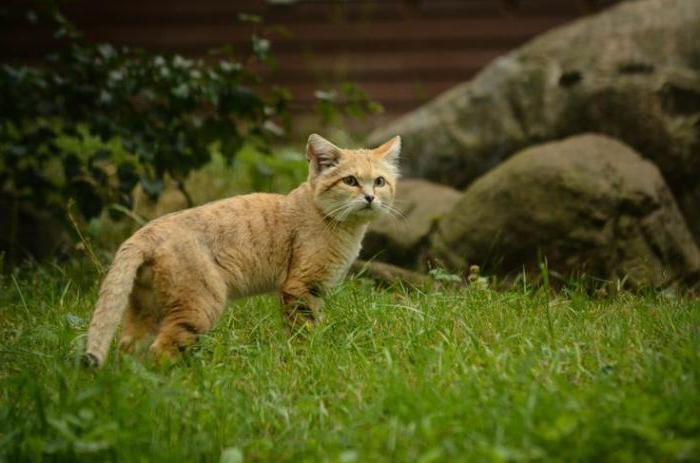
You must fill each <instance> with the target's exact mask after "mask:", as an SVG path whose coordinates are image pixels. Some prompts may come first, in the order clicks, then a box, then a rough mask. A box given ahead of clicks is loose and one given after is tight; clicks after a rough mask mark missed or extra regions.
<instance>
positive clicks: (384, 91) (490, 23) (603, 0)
mask: <svg viewBox="0 0 700 463" xmlns="http://www.w3.org/2000/svg"><path fill="white" fill-rule="evenodd" d="M617 1H619V0H572V1H560V0H422V1H421V0H386V1H380V0H347V1H345V0H238V1H225V0H218V1H217V0H203V1H197V2H191V1H184V0H171V1H166V0H150V1H135V0H125V1H120V2H113V1H106V2H92V1H83V0H76V1H62V2H58V5H59V6H60V10H61V12H62V13H63V14H64V15H65V16H66V17H67V18H68V19H70V20H71V21H72V22H73V23H74V24H75V25H76V27H77V28H78V29H79V30H80V31H81V32H83V33H84V34H85V37H86V38H87V39H89V40H90V41H93V42H100V43H103V42H104V43H111V44H113V45H129V46H134V47H140V48H144V49H146V50H150V51H153V52H175V53H180V54H182V55H184V56H187V57H203V56H206V55H207V53H208V52H209V51H210V50H212V49H216V48H221V47H224V46H230V47H233V48H234V49H237V50H247V49H249V48H250V41H251V36H252V35H253V34H258V35H259V36H261V37H265V38H267V39H269V40H270V46H271V52H272V53H273V55H274V62H273V63H270V65H269V66H265V67H264V69H262V70H261V71H262V75H263V76H264V77H265V78H266V81H267V82H268V83H269V84H270V85H282V86H284V87H285V88H287V89H289V90H290V91H291V92H292V93H293V95H294V97H295V100H296V101H297V102H298V106H299V109H300V110H301V111H304V110H306V111H308V110H309V109H310V108H312V107H313V104H314V103H315V98H314V94H315V92H316V91H317V90H319V89H324V88H331V89H332V88H336V87H337V86H338V85H339V84H341V83H343V82H352V83H354V84H357V85H358V86H360V87H361V88H362V89H364V90H365V91H366V92H367V93H368V95H369V96H370V97H371V98H372V99H373V100H375V101H377V102H379V103H381V104H382V106H383V107H384V112H383V113H382V114H381V115H377V116H375V117H373V118H372V119H371V121H368V123H367V126H369V127H371V126H372V125H376V124H378V123H381V122H383V121H386V120H390V119H393V118H396V117H397V116H398V115H400V114H402V113H405V112H408V111H410V110H412V109H415V108H416V107H418V106H420V105H421V104H422V103H425V102H427V101H428V100H430V99H431V98H433V97H435V96H437V95H438V94H439V93H441V92H443V91H445V90H447V89H449V88H450V87H452V86H454V85H456V84H457V83H460V82H463V81H465V80H467V79H469V78H471V77H472V76H473V75H474V74H475V73H477V72H478V71H479V70H480V69H481V68H483V67H484V66H485V65H487V64H488V63H490V62H491V61H493V60H494V59H495V58H497V57H499V56H501V55H503V54H505V53H507V52H508V51H510V50H511V49H513V48H516V47H518V46H519V45H522V44H523V43H525V42H526V41H527V40H529V39H531V38H533V37H535V36H536V35H538V34H540V33H542V32H545V31H547V30H549V29H551V28H553V27H555V26H558V25H561V24H564V23H566V22H568V21H572V20H574V19H576V18H578V17H580V16H583V15H586V14H590V13H593V12H596V11H599V10H601V9H603V8H604V7H606V6H609V5H612V4H614V3H616V2H617ZM31 9H34V10H37V9H38V5H37V4H36V2H31V1H26V0H24V1H17V0H11V1H9V2H5V6H4V7H3V10H4V11H3V16H4V18H3V19H4V20H3V23H2V25H3V28H2V32H1V33H0V34H1V35H0V37H1V38H2V39H1V40H2V42H1V43H2V44H3V46H2V49H1V50H0V57H1V58H2V59H3V60H4V61H12V62H17V61H20V62H37V61H39V60H40V59H41V58H43V57H44V56H45V55H46V54H47V53H48V52H51V51H56V50H58V49H60V47H61V46H62V45H65V44H64V43H62V42H61V41H60V40H56V38H55V37H54V32H55V31H54V30H53V29H52V27H51V25H50V24H46V23H43V24H42V23H37V22H36V16H33V15H31V14H29V15H28V13H27V11H28V10H31ZM242 15H243V16H253V15H255V16H257V17H258V18H259V21H254V22H242V21H241V16H242ZM32 19H34V21H33V20H32Z"/></svg>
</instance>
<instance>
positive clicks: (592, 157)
mask: <svg viewBox="0 0 700 463" xmlns="http://www.w3.org/2000/svg"><path fill="white" fill-rule="evenodd" d="M430 252H431V254H432V256H433V257H434V258H437V259H439V260H441V261H442V262H443V263H444V264H446V265H447V266H448V267H449V268H452V269H458V270H461V269H465V268H466V267H467V265H468V264H474V263H476V264H480V265H481V266H482V268H483V267H486V268H487V269H488V268H493V269H498V270H499V271H500V272H501V273H506V274H507V273H509V272H511V273H512V272H519V271H521V270H522V269H523V267H524V268H525V269H527V270H535V271H536V269H537V266H538V263H539V261H540V259H541V257H542V256H544V257H546V258H547V260H548V263H549V268H550V269H552V270H554V271H557V272H559V273H562V274H571V273H572V272H575V273H579V274H580V273H586V274H588V275H593V276H596V277H600V278H627V279H628V281H630V282H631V283H633V284H634V285H653V286H664V285H667V284H669V283H671V282H675V281H678V280H689V281H694V280H695V279H696V278H697V276H698V272H700V252H699V251H698V248H697V246H696V244H695V242H694V241H693V238H692V236H691V235H690V232H689V231H688V228H687V226H686V223H685V221H684V219H683V217H682V215H681V214H680V212H679V211H678V207H677V206H676V202H675V200H674V198H673V195H672V194H671V191H670V190H669V188H668V186H667V185H666V183H665V182H664V179H663V177H662V176H661V174H660V172H659V170H658V169H657V168H656V166H655V165H654V164H653V163H651V162H649V161H647V160H644V159H643V158H641V157H640V156H639V155H638V154H637V153H635V152H634V151H633V150H632V149H631V148H629V147H628V146H626V145H624V144H623V143H620V142H618V141H616V140H613V139H611V138H608V137H605V136H601V135H595V134H586V135H579V136H576V137H572V138H568V139H566V140H563V141H560V142H551V143H547V144H543V145H539V146H536V147H532V148H529V149H526V150H524V151H522V152H519V153H517V154H515V155H514V156H513V157H511V158H510V159H508V160H507V161H505V162H503V163H502V164H501V165H499V166H498V167H497V168H495V169H493V170H492V171H490V172H488V173H487V174H485V175H483V176H482V177H480V178H479V179H478V180H476V181H475V182H474V183H472V184H471V185H470V186H469V188H468V189H467V190H466V191H465V192H464V194H463V195H462V197H461V199H460V200H459V202H457V204H456V205H455V206H454V208H453V209H452V211H450V213H449V214H447V215H446V216H445V217H444V218H443V219H442V220H441V221H440V223H439V226H438V228H437V230H436V232H435V233H434V234H433V235H432V249H431V251H430Z"/></svg>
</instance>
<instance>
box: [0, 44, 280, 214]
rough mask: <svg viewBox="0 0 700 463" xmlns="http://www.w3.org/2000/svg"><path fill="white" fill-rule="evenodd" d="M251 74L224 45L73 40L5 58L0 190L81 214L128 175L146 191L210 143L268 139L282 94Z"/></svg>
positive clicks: (232, 147)
mask: <svg viewBox="0 0 700 463" xmlns="http://www.w3.org/2000/svg"><path fill="white" fill-rule="evenodd" d="M258 80H259V79H258V77H257V76H256V75H255V74H253V73H251V72H250V71H249V70H248V69H246V68H244V67H243V66H241V65H240V64H239V63H237V62H235V61H233V60H232V57H231V56H227V55H222V56H217V57H216V63H215V64H212V63H211V62H205V61H203V60H189V59H186V58H183V57H181V56H178V55H170V56H166V55H149V54H147V53H145V52H143V51H139V50H131V49H126V48H122V49H116V48H114V47H112V46H110V45H98V46H93V45H89V44H78V43H73V44H72V45H71V46H70V47H69V48H68V49H67V50H66V51H65V52H62V53H61V54H60V55H55V56H53V57H52V58H51V60H50V61H49V62H48V63H47V65H46V66H45V67H41V68H34V67H28V66H10V65H4V66H2V67H1V68H0V99H1V100H2V102H3V104H2V105H1V106H0V118H1V119H2V121H3V122H2V125H1V126H0V155H1V156H2V160H1V161H0V183H1V184H2V190H3V191H5V192H7V191H10V192H12V193H14V194H15V195H17V196H19V197H22V198H30V199H31V200H32V201H33V202H34V203H36V204H38V205H41V206H50V205H53V206H56V205H61V204H63V203H65V199H66V198H67V197H75V198H76V199H77V202H78V204H79V206H80V208H81V211H82V212H83V214H84V215H85V216H86V217H93V216H96V215H97V214H99V213H100V211H101V210H102V207H103V205H104V204H105V203H106V202H117V203H120V204H123V205H124V206H127V207H129V206H130V199H131V192H132V190H133V188H134V186H135V185H136V184H137V183H138V182H140V183H141V185H142V187H143V188H144V190H145V191H146V192H148V193H149V194H152V195H154V196H157V195H158V194H159V193H160V191H161V189H162V184H163V178H164V176H165V175H169V176H170V177H172V178H173V179H176V180H177V181H184V179H185V178H186V177H187V175H188V174H189V173H190V172H191V171H192V170H194V169H198V168H200V167H202V166H203V165H204V164H206V163H207V162H208V161H209V159H210V154H209V145H210V144H211V143H213V142H215V141H216V142H218V143H219V144H220V146H221V153H222V154H223V155H224V156H225V157H226V158H228V159H231V158H233V156H234V155H235V154H236V152H237V151H238V150H239V149H240V148H241V147H242V146H243V144H244V143H245V142H251V141H252V142H257V143H262V142H264V141H266V140H267V136H268V133H266V127H267V126H269V125H270V124H271V123H272V122H273V120H274V119H275V118H276V117H279V116H280V114H281V113H283V112H284V111H285V108H286V99H285V98H284V97H283V95H281V94H277V95H274V96H273V97H271V98H264V97H263V96H261V93H260V91H257V90H255V85H256V84H257V83H258ZM51 167H54V169H53V170H51ZM48 172H55V173H59V174H60V175H48Z"/></svg>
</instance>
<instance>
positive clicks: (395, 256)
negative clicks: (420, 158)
mask: <svg viewBox="0 0 700 463" xmlns="http://www.w3.org/2000/svg"><path fill="white" fill-rule="evenodd" d="M460 196H461V195H460V192H459V191H457V190H455V189H453V188H450V187H446V186H444V185H438V184H435V183H431V182H428V181H426V180H420V179H402V180H399V183H398V186H397V188H396V199H395V201H394V207H395V208H396V209H397V210H398V211H399V213H400V214H394V215H391V216H385V217H383V218H382V219H380V220H377V221H376V222H373V223H372V224H371V225H370V228H369V230H368V232H367V235H366V237H365V240H364V242H363V249H362V256H363V257H364V258H365V259H372V258H377V259H379V260H382V261H386V262H391V263H393V264H396V265H402V266H405V267H410V268H415V267H418V266H419V264H420V262H419V261H420V254H421V251H422V250H424V249H425V248H426V247H427V245H428V235H429V234H430V232H431V231H432V230H433V227H434V223H435V221H436V220H438V219H439V218H441V217H442V216H444V215H445V214H446V213H447V212H448V211H450V210H451V209H452V206H454V204H455V203H456V202H457V201H458V200H459V198H460Z"/></svg>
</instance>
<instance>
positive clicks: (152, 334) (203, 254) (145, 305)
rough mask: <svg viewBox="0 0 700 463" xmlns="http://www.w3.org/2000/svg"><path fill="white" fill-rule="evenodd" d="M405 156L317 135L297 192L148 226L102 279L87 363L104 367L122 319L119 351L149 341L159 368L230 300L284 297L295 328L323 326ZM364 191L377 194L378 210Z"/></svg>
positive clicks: (396, 145)
mask: <svg viewBox="0 0 700 463" xmlns="http://www.w3.org/2000/svg"><path fill="white" fill-rule="evenodd" d="M399 149H400V139H399V138H398V137H396V138H394V139H392V140H390V141H389V142H387V143H385V144H384V145H382V146H381V147H379V148H377V149H375V150H344V149H340V148H338V147H336V146H335V145H333V144H331V143H330V142H328V141H327V140H325V139H323V138H321V137H320V136H318V135H312V136H311V137H309V142H308V144H307V158H308V160H309V177H308V180H307V181H306V182H304V183H303V184H301V185H300V186H299V187H298V188H296V189H295V190H293V191H292V192H291V193H289V194H288V195H277V194H263V193H254V194H249V195H243V196H236V197H232V198H228V199H224V200H221V201H216V202H213V203H209V204H206V205H203V206H200V207H196V208H192V209H187V210H184V211H180V212H176V213H173V214H169V215H166V216H163V217H161V218H158V219H156V220H154V221H152V222H150V223H148V224H147V225H145V226H144V227H143V228H141V229H140V230H138V231H137V232H136V233H135V234H134V235H133V236H132V237H131V238H129V239H128V240H127V241H125V242H124V243H123V244H122V246H121V247H120V248H119V250H118V251H117V253H116V255H115V258H114V261H113V263H112V267H111V268H110V270H109V272H108V274H107V276H106V277H105V279H104V281H103V283H102V287H101V290H100V295H99V298H98V302H97V305H96V309H95V312H94V314H93V318H92V321H91V323H90V327H89V330H88V341H87V350H86V360H87V361H88V362H90V363H92V364H96V365H101V364H102V363H104V360H105V358H106V356H107V353H108V350H109V345H110V343H111V340H112V338H113V336H114V334H115V332H116V329H117V327H118V326H119V323H120V321H121V319H122V316H123V315H124V312H126V317H124V319H125V320H124V326H123V329H122V333H121V338H120V341H119V346H120V348H121V349H122V350H126V351H130V350H133V349H134V348H135V347H136V346H137V345H138V344H142V343H146V344H150V351H151V352H152V353H153V354H154V355H155V356H156V358H157V359H159V360H163V359H172V358H173V357H175V356H176V355H177V354H178V352H179V351H181V350H182V349H184V348H186V347H187V346H188V345H190V344H191V343H192V342H194V340H195V339H196V337H197V336H198V335H199V334H202V333H205V332H207V331H208V330H210V329H211V328H212V327H213V326H214V324H215V323H216V321H217V320H218V319H219V317H220V316H221V313H222V311H223V310H224V307H225V304H226V301H227V300H228V299H230V298H238V297H245V296H250V295H254V294H260V293H265V292H271V291H278V292H279V294H280V296H281V302H282V308H283V314H284V317H285V320H286V321H287V324H288V326H289V328H290V331H292V332H294V331H295V330H296V329H297V328H299V327H310V326H312V325H313V324H315V323H317V322H318V321H319V320H320V319H321V317H322V312H321V308H322V295H323V292H324V291H325V290H326V289H328V288H330V287H332V286H333V285H335V284H336V283H337V282H338V281H339V280H340V279H341V278H342V277H343V276H344V274H345V272H346V271H347V269H348V267H349V266H350V264H351V263H352V261H353V260H354V259H355V258H356V257H357V255H358V253H359V251H360V246H361V241H362V237H363V236H364V233H365V231H366V229H367V224H368V223H369V221H370V220H372V219H374V218H376V217H377V216H378V215H379V214H381V213H385V212H387V211H390V209H391V204H392V202H393V197H394V188H395V184H396V180H397V177H398V167H397V162H398V154H399ZM348 176H353V177H355V178H356V179H357V181H358V185H356V186H350V185H347V184H346V182H344V181H343V179H344V178H347V177H348ZM379 176H381V177H383V178H384V179H385V184H384V185H382V186H377V185H376V184H375V181H376V179H377V177H379ZM366 195H372V196H374V197H375V199H374V200H373V201H372V203H370V204H369V205H368V204H367V202H366V201H367V197H366Z"/></svg>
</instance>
